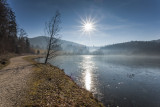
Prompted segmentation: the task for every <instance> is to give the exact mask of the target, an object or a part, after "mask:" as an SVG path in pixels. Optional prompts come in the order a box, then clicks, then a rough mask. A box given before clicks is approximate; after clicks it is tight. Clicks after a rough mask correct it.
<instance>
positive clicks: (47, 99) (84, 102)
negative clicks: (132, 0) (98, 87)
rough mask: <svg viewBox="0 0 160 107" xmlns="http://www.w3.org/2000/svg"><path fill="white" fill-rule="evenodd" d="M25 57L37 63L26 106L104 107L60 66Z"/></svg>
mask: <svg viewBox="0 0 160 107" xmlns="http://www.w3.org/2000/svg"><path fill="white" fill-rule="evenodd" d="M25 59H26V60H28V61H30V62H31V63H32V64H34V65H35V66H34V68H33V69H34V73H33V79H32V80H31V81H30V90H29V92H28V95H27V99H26V101H25V102H24V105H25V106H27V107H33V106H34V107H35V106H37V107H39V106H42V107H46V106H48V107H59V106H60V107H103V104H101V103H100V102H99V101H98V100H97V99H95V98H94V97H93V95H92V93H90V92H88V91H87V90H85V89H82V88H80V87H79V86H78V85H77V84H76V83H75V82H74V81H73V80H72V79H71V78H70V77H68V76H67V75H65V73H64V72H63V71H62V70H60V69H59V68H57V67H54V66H52V65H49V64H48V65H44V64H38V63H37V62H35V61H33V60H32V59H33V57H26V58H25ZM24 105H23V106H24Z"/></svg>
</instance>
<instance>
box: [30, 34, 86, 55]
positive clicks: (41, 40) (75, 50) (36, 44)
mask: <svg viewBox="0 0 160 107" xmlns="http://www.w3.org/2000/svg"><path fill="white" fill-rule="evenodd" d="M47 40H48V37H46V36H38V37H34V38H29V41H30V44H31V46H32V47H33V48H35V49H44V50H45V49H46V47H47V44H48V43H47ZM59 43H60V44H61V51H63V52H65V53H66V54H88V53H89V49H88V47H87V46H85V45H81V44H78V43H74V42H70V41H66V40H59Z"/></svg>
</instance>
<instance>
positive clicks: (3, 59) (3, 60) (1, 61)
mask: <svg viewBox="0 0 160 107" xmlns="http://www.w3.org/2000/svg"><path fill="white" fill-rule="evenodd" d="M15 56H17V54H14V53H8V54H5V55H0V70H1V69H2V68H4V67H5V66H7V65H9V63H10V61H9V59H10V58H12V57H15Z"/></svg>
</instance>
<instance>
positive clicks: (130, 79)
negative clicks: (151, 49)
mask: <svg viewBox="0 0 160 107" xmlns="http://www.w3.org/2000/svg"><path fill="white" fill-rule="evenodd" d="M40 61H41V62H42V61H43V59H40ZM50 63H51V64H53V65H56V66H58V67H60V68H61V69H64V72H65V73H66V74H67V75H69V76H70V77H71V78H72V79H73V80H74V81H75V82H76V83H77V84H78V85H79V86H80V87H82V88H85V89H87V90H88V91H90V92H92V93H93V94H94V96H95V97H97V98H98V99H99V100H100V101H102V102H103V103H104V105H105V106H107V105H112V106H120V107H159V106H160V102H159V100H160V96H159V93H160V57H158V56H120V55H108V56H106V55H73V56H58V57H56V58H55V59H53V60H51V61H50Z"/></svg>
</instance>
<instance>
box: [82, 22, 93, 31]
mask: <svg viewBox="0 0 160 107" xmlns="http://www.w3.org/2000/svg"><path fill="white" fill-rule="evenodd" d="M83 27H84V30H85V31H86V32H90V31H92V30H93V24H92V23H85V24H84V26H83Z"/></svg>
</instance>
